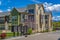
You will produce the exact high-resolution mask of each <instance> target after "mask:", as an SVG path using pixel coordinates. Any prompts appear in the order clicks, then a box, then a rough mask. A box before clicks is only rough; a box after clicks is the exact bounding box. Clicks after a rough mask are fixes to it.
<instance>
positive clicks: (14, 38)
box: [4, 32, 52, 40]
mask: <svg viewBox="0 0 60 40" xmlns="http://www.w3.org/2000/svg"><path fill="white" fill-rule="evenodd" d="M46 33H47V34H49V33H52V32H46ZM40 34H44V33H35V34H31V35H27V36H28V37H29V36H36V35H40ZM20 38H25V36H19V37H12V38H8V39H4V40H17V39H20Z"/></svg>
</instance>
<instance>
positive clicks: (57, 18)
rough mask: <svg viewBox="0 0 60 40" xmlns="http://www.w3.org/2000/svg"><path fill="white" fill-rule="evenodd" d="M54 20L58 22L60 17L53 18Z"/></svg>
mask: <svg viewBox="0 0 60 40" xmlns="http://www.w3.org/2000/svg"><path fill="white" fill-rule="evenodd" d="M52 20H56V21H58V20H60V16H55V17H52Z"/></svg>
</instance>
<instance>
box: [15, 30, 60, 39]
mask: <svg viewBox="0 0 60 40" xmlns="http://www.w3.org/2000/svg"><path fill="white" fill-rule="evenodd" d="M14 40H60V31H56V32H48V33H39V34H36V35H30V36H28V37H22V38H18V39H14Z"/></svg>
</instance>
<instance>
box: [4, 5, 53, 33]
mask: <svg viewBox="0 0 60 40" xmlns="http://www.w3.org/2000/svg"><path fill="white" fill-rule="evenodd" d="M5 16H6V15H5ZM5 23H6V22H5ZM7 24H8V28H9V29H11V26H19V25H20V24H22V25H23V26H24V25H27V26H28V28H31V29H32V30H33V32H41V31H46V30H48V31H52V13H51V12H45V10H44V6H43V4H31V5H27V7H26V8H13V10H12V11H11V12H10V13H9V22H7Z"/></svg>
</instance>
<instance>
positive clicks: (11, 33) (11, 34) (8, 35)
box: [0, 32, 20, 38]
mask: <svg viewBox="0 0 60 40" xmlns="http://www.w3.org/2000/svg"><path fill="white" fill-rule="evenodd" d="M0 34H1V32H0ZM19 34H20V33H19ZM6 35H7V36H6V38H11V37H13V32H7V33H6ZM15 36H17V32H15Z"/></svg>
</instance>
